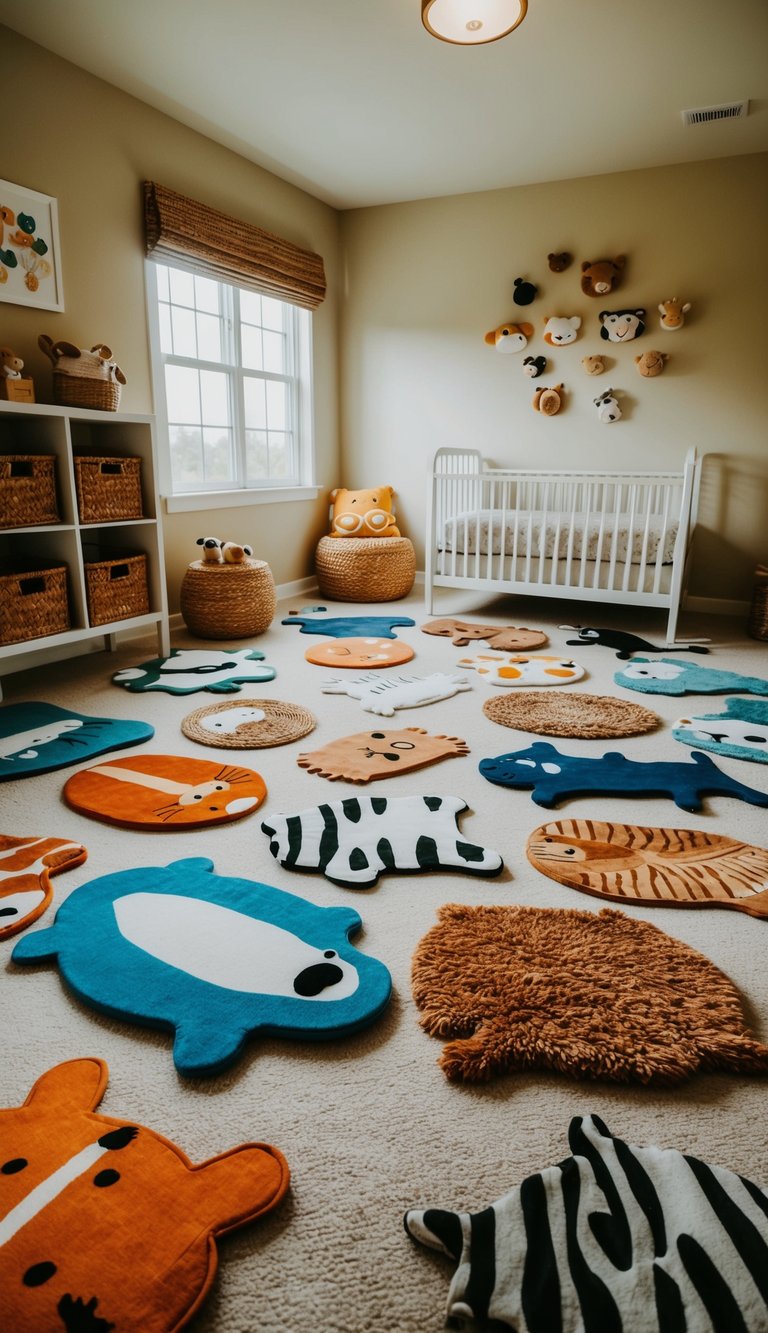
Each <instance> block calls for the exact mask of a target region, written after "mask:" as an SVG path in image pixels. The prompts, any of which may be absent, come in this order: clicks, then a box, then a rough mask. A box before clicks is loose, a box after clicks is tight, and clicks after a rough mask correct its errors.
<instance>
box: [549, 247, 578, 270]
mask: <svg viewBox="0 0 768 1333" xmlns="http://www.w3.org/2000/svg"><path fill="white" fill-rule="evenodd" d="M547 263H548V264H549V267H550V268H551V270H552V272H553V273H564V272H565V270H566V269H567V268H569V267H570V265H571V264H572V263H573V255H570V254H569V253H568V251H567V250H561V251H560V253H559V254H551V255H547Z"/></svg>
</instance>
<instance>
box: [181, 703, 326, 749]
mask: <svg viewBox="0 0 768 1333" xmlns="http://www.w3.org/2000/svg"><path fill="white" fill-rule="evenodd" d="M316 726H317V718H316V717H314V715H313V714H312V713H310V711H309V709H308V708H302V707H301V705H300V704H290V703H285V702H284V701H283V700H282V699H229V700H227V702H226V703H216V704H209V705H207V707H205V708H196V709H195V711H194V713H188V714H187V716H186V717H185V718H184V720H183V721H182V724H181V730H182V731H183V732H184V735H185V736H188V737H189V739H190V740H191V741H199V743H200V744H201V745H215V746H216V748H217V749H226V750H262V749H266V748H267V746H270V745H286V744H287V743H288V741H297V740H299V738H300V737H301V736H306V735H307V733H308V732H310V731H314V729H315V727H316Z"/></svg>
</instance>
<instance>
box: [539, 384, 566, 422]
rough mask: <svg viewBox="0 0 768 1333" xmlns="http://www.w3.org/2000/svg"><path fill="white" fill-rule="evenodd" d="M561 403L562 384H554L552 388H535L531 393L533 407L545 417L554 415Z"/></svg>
mask: <svg viewBox="0 0 768 1333" xmlns="http://www.w3.org/2000/svg"><path fill="white" fill-rule="evenodd" d="M562 405H563V385H562V384H556V385H555V387H554V389H546V388H543V387H542V388H541V389H537V390H536V392H535V394H534V395H533V407H534V409H535V411H536V412H541V413H543V415H544V416H545V417H554V416H556V415H557V413H558V412H559V411H560V408H561V407H562Z"/></svg>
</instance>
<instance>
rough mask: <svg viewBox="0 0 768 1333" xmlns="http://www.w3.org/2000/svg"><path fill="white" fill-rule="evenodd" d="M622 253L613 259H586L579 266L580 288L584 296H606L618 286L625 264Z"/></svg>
mask: <svg viewBox="0 0 768 1333" xmlns="http://www.w3.org/2000/svg"><path fill="white" fill-rule="evenodd" d="M626 262H627V261H626V259H625V257H624V255H617V256H616V258H615V259H586V260H585V261H584V263H583V264H582V266H581V290H582V291H583V293H584V295H585V296H607V295H608V293H609V292H610V291H613V288H614V287H618V285H619V282H620V280H621V275H622V273H623V272H624V265H625V264H626Z"/></svg>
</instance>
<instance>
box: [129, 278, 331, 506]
mask: <svg viewBox="0 0 768 1333" xmlns="http://www.w3.org/2000/svg"><path fill="white" fill-rule="evenodd" d="M167 267H169V268H178V269H182V270H183V271H185V272H187V273H191V274H192V275H193V276H194V275H195V274H197V275H198V276H200V277H207V276H208V275H207V274H205V273H203V272H202V271H201V270H200V269H198V268H196V266H195V265H194V264H180V263H178V264H168V265H167ZM144 270H145V279H146V302H147V323H148V327H149V347H150V357H151V364H152V382H153V389H154V402H155V419H156V434H157V445H158V464H159V467H158V471H159V480H160V493H161V495H162V497H163V499H164V501H165V508H166V511H167V512H168V513H171V514H172V513H182V512H187V511H192V510H203V509H219V508H221V509H224V508H228V507H230V506H235V505H258V504H276V503H281V502H282V503H285V502H289V501H297V500H314V499H316V498H317V496H318V495H319V494H320V489H321V488H320V487H319V486H318V485H317V484H316V481H315V450H314V431H313V404H314V395H313V386H312V364H313V357H312V316H311V312H310V311H308V310H303V309H301V308H300V307H298V306H296V307H293V312H292V313H293V315H294V319H293V321H292V323H293V330H292V334H293V336H292V339H291V341H292V348H293V359H294V361H295V366H294V374H295V381H296V394H295V399H294V411H295V416H296V422H295V431H294V434H295V447H296V451H297V464H298V481H297V482H295V483H290V484H288V485H285V484H281V483H279V482H268V481H261V482H257V483H254V484H250V485H246V484H245V483H244V482H243V484H241V485H239V486H237V487H229V488H228V487H226V486H225V487H223V488H221V489H219V488H218V487H217V488H208V489H205V490H203V489H201V490H197V491H174V489H173V473H172V468H171V447H170V438H169V432H168V410H167V405H166V395H165V364H166V360H171V361H172V362H173V364H175V365H188V366H191V367H193V368H195V369H198V368H200V369H210V370H216V371H219V372H222V371H223V372H225V373H227V374H229V375H230V376H231V379H230V400H231V414H232V428H233V434H234V438H235V448H236V450H237V451H238V453H239V455H240V461H241V465H242V464H243V462H244V454H245V446H244V413H243V378H244V374H243V367H242V365H241V364H236V365H234V366H228V365H226V364H221V363H219V362H209V361H204V360H196V359H194V358H189V357H177V356H173V357H170V358H168V357H166V354H165V353H163V351H162V348H161V345H160V319H159V313H158V308H159V302H158V287H157V266H156V264H155V263H154V261H152V260H149V259H148V260H145V264H144ZM222 285H224V286H232V287H233V288H234V287H235V284H226V283H225V284H222ZM239 290H242V288H241V289H239ZM233 338H234V342H235V348H236V353H237V362H238V363H240V361H241V357H240V328H239V322H238V321H235V323H234V327H233ZM246 374H247V375H248V376H255V377H256V378H264V379H269V378H270V375H269V372H263V373H261V372H258V371H256V372H254V371H250V370H248V371H247V372H246ZM279 378H282V377H279Z"/></svg>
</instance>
